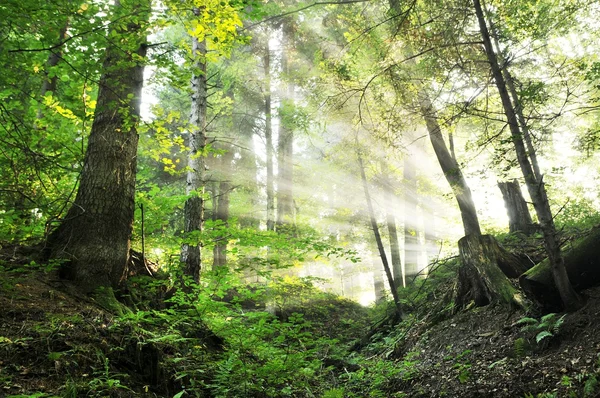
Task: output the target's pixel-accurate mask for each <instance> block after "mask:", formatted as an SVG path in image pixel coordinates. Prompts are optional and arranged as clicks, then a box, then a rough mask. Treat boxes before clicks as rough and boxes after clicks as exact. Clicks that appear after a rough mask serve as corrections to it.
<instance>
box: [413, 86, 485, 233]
mask: <svg viewBox="0 0 600 398" xmlns="http://www.w3.org/2000/svg"><path fill="white" fill-rule="evenodd" d="M417 95H418V96H419V106H420V112H421V116H423V118H424V119H425V124H426V125H427V131H428V132H429V139H430V141H431V145H432V146H433V150H434V152H435V154H436V157H437V159H438V162H439V163H440V166H441V168H442V171H443V173H444V176H445V177H446V181H448V183H449V184H450V187H451V188H452V192H454V196H455V198H456V201H457V202H458V208H459V209H460V215H461V217H462V221H463V227H464V229H465V235H470V234H476V235H481V228H480V227H479V219H478V217H477V210H476V209H475V202H473V197H472V196H471V189H470V188H469V186H468V185H467V181H466V180H465V178H464V177H463V174H462V170H461V169H460V166H459V165H458V163H457V162H456V160H455V159H454V158H453V157H452V154H451V153H450V151H449V150H448V147H447V146H446V142H445V141H444V137H443V135H442V130H441V127H440V124H439V122H438V119H437V113H436V111H435V109H434V108H433V104H432V103H431V100H430V99H429V96H428V95H427V93H425V91H424V90H422V89H421V90H420V92H419V93H418V94H417Z"/></svg>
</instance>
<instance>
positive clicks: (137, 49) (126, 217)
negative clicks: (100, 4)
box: [47, 0, 151, 292]
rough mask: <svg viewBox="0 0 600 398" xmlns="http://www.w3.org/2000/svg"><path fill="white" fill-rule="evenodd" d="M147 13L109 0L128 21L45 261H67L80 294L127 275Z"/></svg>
mask: <svg viewBox="0 0 600 398" xmlns="http://www.w3.org/2000/svg"><path fill="white" fill-rule="evenodd" d="M150 6H151V5H150V2H149V1H146V0H144V1H138V2H131V3H128V4H126V5H123V4H121V3H120V2H119V1H118V0H117V1H115V5H114V7H115V11H116V13H117V14H118V15H121V16H123V18H128V19H129V21H130V22H128V23H127V24H117V25H116V27H115V28H113V30H112V31H111V37H112V40H111V41H110V42H109V45H108V47H107V49H106V55H105V58H104V62H103V64H102V71H103V73H102V76H101V77H100V82H99V88H98V98H97V103H96V110H95V114H94V122H93V124H92V130H91V133H90V137H89V140H88V146H87V150H86V154H85V159H84V165H83V169H82V171H81V176H80V183H79V188H78V191H77V195H76V197H75V201H74V203H73V206H71V208H70V209H69V211H68V213H67V215H66V217H65V218H64V220H63V222H62V223H61V224H60V226H59V227H58V228H57V229H56V230H54V231H53V232H52V234H51V235H50V236H49V238H48V242H47V244H48V251H49V252H48V254H49V255H50V256H51V257H54V258H67V259H68V260H69V263H68V264H66V267H64V268H63V275H64V276H66V277H69V278H71V279H73V280H75V281H76V283H77V285H78V286H79V287H80V288H81V289H82V290H84V291H86V292H92V291H94V290H95V289H96V288H98V287H100V286H103V287H116V286H118V285H119V283H120V282H121V281H122V280H123V279H124V278H126V276H127V274H126V267H127V262H128V259H129V249H130V239H131V233H132V227H133V218H134V211H135V203H134V201H135V175H136V160H137V143H138V134H137V123H138V122H139V115H140V99H141V93H142V85H143V82H144V79H143V77H144V76H143V75H144V73H143V72H144V63H143V59H144V58H145V55H146V45H145V30H146V24H147V21H148V18H149V16H150ZM118 38H122V40H117V39H118ZM113 43H118V46H117V45H116V44H113Z"/></svg>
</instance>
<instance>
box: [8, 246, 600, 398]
mask: <svg viewBox="0 0 600 398" xmlns="http://www.w3.org/2000/svg"><path fill="white" fill-rule="evenodd" d="M2 267H3V269H2V273H1V274H0V275H1V280H0V286H1V290H0V308H2V311H1V312H0V330H1V332H0V396H3V397H81V396H93V397H108V396H110V397H173V396H176V397H187V396H196V397H202V396H204V397H213V396H214V397H239V396H248V397H255V396H264V397H280V396H294V397H329V398H331V397H367V396H373V397H443V396H446V397H595V396H599V395H598V391H599V388H598V386H597V384H598V381H597V379H598V377H600V375H599V372H600V356H599V352H600V334H598V333H597V331H598V330H599V327H600V316H599V315H600V288H594V289H590V290H588V291H586V292H585V295H586V296H587V304H586V306H585V307H584V308H583V309H581V310H580V311H578V312H576V313H574V314H569V315H566V316H565V317H564V318H563V317H562V315H561V314H557V315H555V316H552V315H551V316H546V317H545V318H544V319H546V320H547V321H546V323H547V324H546V325H544V324H539V323H535V321H534V320H533V319H538V320H539V319H540V318H541V317H540V316H539V315H538V316H532V314H527V315H528V316H530V319H524V318H525V316H526V314H523V313H520V312H518V311H511V310H509V309H504V308H502V307H499V306H495V307H493V306H492V307H483V308H475V309H469V310H465V311H463V312H461V313H459V314H456V315H455V316H452V317H450V318H448V319H445V320H442V321H439V322H437V323H433V322H430V321H427V320H426V319H425V318H422V319H420V320H417V318H416V317H410V316H409V317H407V318H406V319H405V321H404V322H403V323H401V324H400V325H398V326H396V327H394V328H387V329H382V330H381V331H380V332H379V333H377V334H375V335H374V336H373V337H372V338H371V340H370V341H369V344H368V345H366V346H365V347H363V348H362V349H361V351H360V352H352V351H351V350H350V348H351V346H352V343H353V342H355V341H356V340H357V339H359V338H361V337H362V336H364V335H365V334H366V333H367V332H368V330H367V328H368V325H367V320H368V318H369V319H375V318H376V316H377V315H376V313H374V312H373V311H376V310H370V311H371V313H370V314H368V313H367V312H366V309H361V307H360V306H358V305H356V304H352V303H349V302H347V301H343V300H340V299H335V298H332V297H329V296H327V297H323V296H319V297H320V298H319V300H321V301H319V302H318V304H315V303H317V301H313V302H312V303H313V304H312V306H310V307H309V306H306V307H305V308H300V307H294V308H291V307H288V308H287V309H286V308H283V307H282V308H283V310H284V311H283V312H284V313H283V314H282V313H279V314H278V317H279V318H275V317H274V316H273V315H271V314H269V313H267V312H264V311H262V310H260V309H259V310H255V311H246V312H244V316H245V318H244V319H242V320H241V322H243V323H244V325H245V329H244V333H243V334H240V335H239V336H244V337H243V338H244V339H246V341H243V342H242V340H241V339H242V337H239V336H238V337H239V339H240V340H239V341H236V340H235V339H234V338H233V336H234V334H232V333H233V332H232V330H233V328H234V326H233V325H232V326H231V327H232V329H231V330H225V329H218V328H216V325H218V322H216V321H215V320H213V321H212V322H211V325H212V327H213V330H209V328H208V327H207V326H206V325H204V324H202V323H196V324H193V323H191V322H190V319H193V318H187V319H183V318H181V324H180V325H175V324H173V322H172V321H173V319H175V318H176V317H179V316H182V312H178V313H170V312H169V310H168V309H163V310H160V311H157V312H154V313H153V314H154V315H153V316H152V317H151V316H150V315H149V314H150V313H151V312H152V311H150V310H145V311H142V310H140V311H137V312H136V311H132V312H131V313H130V314H128V315H127V314H126V315H121V316H115V315H113V314H110V313H108V312H107V311H106V310H104V309H102V308H101V307H100V306H99V305H98V304H97V303H95V302H94V301H93V300H91V299H89V298H87V297H83V296H81V295H78V294H77V293H76V291H75V290H73V289H72V288H71V287H70V286H69V284H67V283H65V282H64V281H61V280H59V279H58V277H57V275H56V273H55V271H52V270H48V269H46V268H45V266H43V265H37V264H35V263H31V260H30V259H29V258H28V257H27V256H26V255H23V254H18V253H17V252H14V251H13V252H12V253H8V252H6V251H4V252H3V261H2ZM298 291H300V290H298ZM295 294H299V293H297V292H296V293H295ZM286 311H287V312H286ZM378 311H380V310H378ZM302 312H304V314H303V315H298V314H300V313H302ZM249 314H252V315H249ZM379 314H381V313H380V312H379ZM367 315H368V317H367ZM161 317H162V318H161ZM169 317H170V318H169ZM161 319H162V321H161ZM430 319H431V318H430ZM268 325H270V326H268ZM527 325H529V329H531V330H527ZM261 328H263V329H261ZM540 332H547V333H545V334H544V335H539V333H540ZM536 336H538V338H540V337H542V338H541V340H540V342H539V343H536ZM282 348H283V350H280V349H282ZM265 353H267V354H265ZM280 355H282V356H281V357H280ZM238 361H239V362H238ZM238 366H241V367H238ZM244 383H247V384H246V385H245V387H244V388H243V389H241V387H240V386H242V385H244ZM244 391H245V392H244Z"/></svg>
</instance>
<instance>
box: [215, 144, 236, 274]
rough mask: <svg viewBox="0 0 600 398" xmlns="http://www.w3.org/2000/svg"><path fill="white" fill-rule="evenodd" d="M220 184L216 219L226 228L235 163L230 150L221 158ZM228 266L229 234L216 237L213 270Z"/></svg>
mask: <svg viewBox="0 0 600 398" xmlns="http://www.w3.org/2000/svg"><path fill="white" fill-rule="evenodd" d="M220 161H221V168H220V174H221V177H220V180H221V181H220V182H219V188H218V195H217V201H216V210H215V214H214V219H215V220H218V221H221V225H220V226H218V227H217V228H222V227H226V226H227V223H228V221H229V194H230V193H231V190H232V187H231V181H230V180H229V178H230V177H231V162H232V161H233V151H232V148H229V149H228V150H227V152H225V153H224V154H223V155H222V156H221V159H220ZM226 265H227V234H220V235H218V236H217V237H216V241H215V246H214V249H213V269H216V268H218V267H223V266H226Z"/></svg>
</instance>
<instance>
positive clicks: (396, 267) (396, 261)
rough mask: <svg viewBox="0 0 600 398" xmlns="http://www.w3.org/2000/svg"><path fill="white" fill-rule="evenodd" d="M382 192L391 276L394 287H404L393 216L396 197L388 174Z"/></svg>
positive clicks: (385, 176)
mask: <svg viewBox="0 0 600 398" xmlns="http://www.w3.org/2000/svg"><path fill="white" fill-rule="evenodd" d="M383 190H384V192H385V197H386V199H385V203H386V205H385V212H386V217H385V219H386V224H387V229H388V235H389V237H390V254H391V257H392V275H393V277H394V281H395V282H396V287H397V288H400V286H405V284H404V278H403V275H402V274H403V273H402V260H401V258H400V244H399V242H398V231H397V228H396V217H395V216H394V210H393V209H394V206H393V204H394V202H395V201H396V196H395V195H394V190H393V188H392V181H391V178H390V177H389V175H388V174H385V175H384V176H383Z"/></svg>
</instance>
